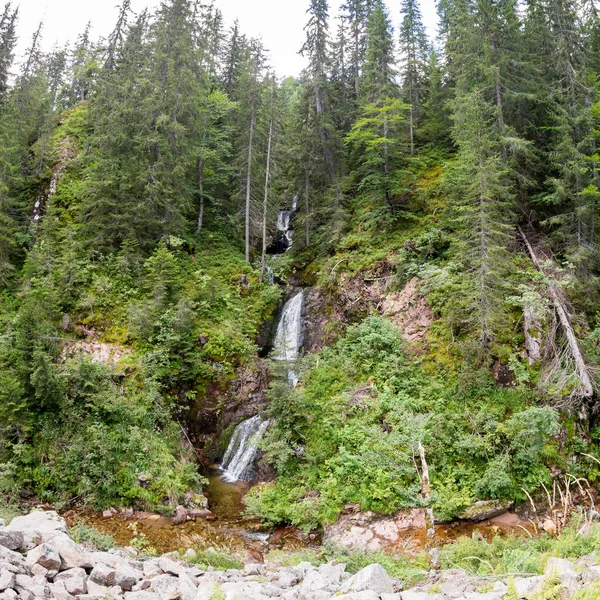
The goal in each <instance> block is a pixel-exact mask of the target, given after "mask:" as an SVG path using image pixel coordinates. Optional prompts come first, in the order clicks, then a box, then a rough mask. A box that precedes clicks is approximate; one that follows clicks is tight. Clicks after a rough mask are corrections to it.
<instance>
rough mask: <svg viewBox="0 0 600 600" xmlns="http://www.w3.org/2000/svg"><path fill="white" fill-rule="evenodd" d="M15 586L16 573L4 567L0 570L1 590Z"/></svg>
mask: <svg viewBox="0 0 600 600" xmlns="http://www.w3.org/2000/svg"><path fill="white" fill-rule="evenodd" d="M14 587H15V574H14V573H11V572H10V571H6V570H5V569H2V571H0V592H3V591H4V590H7V589H8V588H14Z"/></svg>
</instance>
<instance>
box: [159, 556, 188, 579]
mask: <svg viewBox="0 0 600 600" xmlns="http://www.w3.org/2000/svg"><path fill="white" fill-rule="evenodd" d="M158 566H159V567H160V569H161V571H162V572H163V573H170V574H171V575H180V574H181V573H185V567H184V566H183V565H182V564H181V563H179V562H175V561H174V560H171V559H170V558H166V557H164V556H163V557H162V558H159V560H158Z"/></svg>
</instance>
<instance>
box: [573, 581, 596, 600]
mask: <svg viewBox="0 0 600 600" xmlns="http://www.w3.org/2000/svg"><path fill="white" fill-rule="evenodd" d="M598 598H600V581H594V583H592V584H591V585H588V586H587V587H586V588H585V589H584V590H579V591H578V592H577V593H576V594H575V595H574V596H573V600H598Z"/></svg>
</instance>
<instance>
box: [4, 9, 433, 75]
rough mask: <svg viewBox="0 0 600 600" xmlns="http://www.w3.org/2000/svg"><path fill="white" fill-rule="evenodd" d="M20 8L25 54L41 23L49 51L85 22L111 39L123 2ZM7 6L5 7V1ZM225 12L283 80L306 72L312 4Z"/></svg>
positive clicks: (427, 14)
mask: <svg viewBox="0 0 600 600" xmlns="http://www.w3.org/2000/svg"><path fill="white" fill-rule="evenodd" d="M386 1H387V5H388V8H389V10H390V14H391V16H392V18H393V20H394V24H395V25H397V24H398V21H399V17H398V15H399V11H400V0H386ZM13 2H14V4H15V5H17V6H19V13H20V20H19V29H18V33H19V47H18V52H19V54H22V52H23V51H24V50H25V48H27V46H28V45H29V42H30V39H31V35H32V33H33V31H34V30H35V29H36V27H37V25H38V23H39V22H40V20H43V21H44V34H43V35H44V49H45V50H50V49H51V48H52V46H53V45H54V44H55V43H58V44H59V45H62V44H64V43H65V42H68V41H74V40H75V39H76V38H77V35H78V34H79V33H80V32H82V31H83V30H84V28H85V26H86V23H88V22H90V21H91V23H92V35H93V37H94V38H97V37H100V36H106V35H108V34H109V33H110V31H111V30H112V28H113V26H114V24H115V22H116V18H117V14H118V8H117V4H118V3H120V0H13ZM338 3H339V4H341V3H342V0H332V1H331V2H330V4H331V6H332V8H331V11H330V12H331V16H332V17H335V15H336V14H337V9H336V8H335V7H337V4H338ZM2 4H4V2H2ZM159 4H160V0H132V7H133V9H134V11H139V10H141V9H143V8H145V7H146V6H148V7H150V8H155V7H157V6H158V5H159ZM215 5H216V6H217V7H219V8H220V9H221V11H222V12H223V15H224V17H225V22H226V25H227V27H229V26H230V25H231V24H232V23H233V21H234V20H235V19H236V18H238V19H239V21H240V25H241V28H242V31H243V32H244V33H245V34H246V35H248V36H251V37H261V38H262V40H263V42H264V45H265V47H266V48H267V49H268V50H269V51H270V58H271V64H273V66H274V67H275V70H276V72H277V74H278V75H279V76H281V77H283V76H287V75H292V76H294V75H298V74H299V73H300V71H301V70H302V68H303V67H304V64H305V63H304V58H303V57H301V56H300V55H299V54H298V50H299V49H300V47H301V46H302V44H303V42H304V31H303V28H304V24H305V22H306V9H307V8H308V5H309V0H215ZM421 11H422V14H423V21H424V22H425V25H426V26H427V28H428V30H429V33H430V35H434V34H435V26H436V11H435V3H434V0H421Z"/></svg>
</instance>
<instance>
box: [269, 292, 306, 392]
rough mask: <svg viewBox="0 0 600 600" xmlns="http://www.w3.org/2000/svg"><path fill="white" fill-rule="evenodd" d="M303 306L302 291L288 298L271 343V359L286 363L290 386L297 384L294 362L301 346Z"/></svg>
mask: <svg viewBox="0 0 600 600" xmlns="http://www.w3.org/2000/svg"><path fill="white" fill-rule="evenodd" d="M303 308H304V292H302V291H300V292H298V293H297V294H296V295H295V296H293V297H292V298H290V299H289V300H288V301H287V302H286V303H285V306H284V307H283V311H282V313H281V319H280V320H279V324H278V325H277V332H276V333H275V343H274V345H273V354H272V355H271V358H272V359H273V360H279V361H282V362H286V363H288V365H289V366H288V371H287V375H288V381H289V383H290V385H291V386H292V387H296V386H297V385H298V374H297V373H296V371H295V368H294V367H295V363H296V361H297V360H298V357H299V356H300V349H301V347H302V334H303V320H302V309H303Z"/></svg>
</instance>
